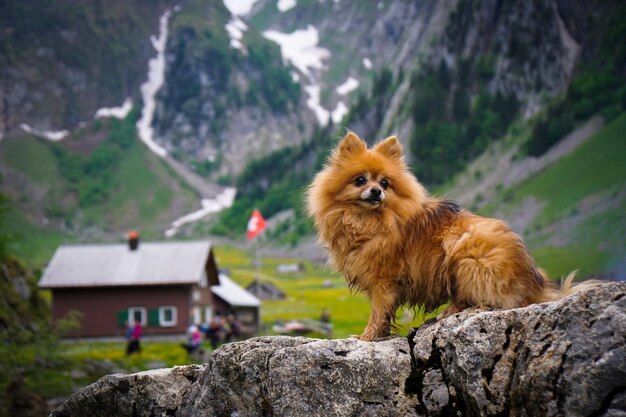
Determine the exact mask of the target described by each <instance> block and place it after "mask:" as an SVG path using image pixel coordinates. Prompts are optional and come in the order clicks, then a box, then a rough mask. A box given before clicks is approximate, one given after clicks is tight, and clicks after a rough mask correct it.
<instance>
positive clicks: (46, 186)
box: [0, 0, 626, 274]
mask: <svg viewBox="0 0 626 417" xmlns="http://www.w3.org/2000/svg"><path fill="white" fill-rule="evenodd" d="M47 4H48V3H46V5H47ZM46 5H44V4H43V3H42V2H41V1H39V0H37V1H32V2H28V4H21V3H15V2H3V3H1V4H0V71H1V77H0V82H1V84H0V85H1V88H0V132H1V133H2V136H3V137H4V139H3V140H2V141H1V142H0V172H1V173H2V175H3V177H4V181H3V182H2V183H0V188H1V189H2V191H4V192H6V193H7V194H9V196H11V197H12V199H13V201H14V205H15V206H16V207H18V208H19V211H20V213H16V214H15V216H16V219H17V218H19V219H21V220H19V221H16V224H19V225H22V226H20V227H19V228H21V229H23V230H31V229H28V227H35V226H32V225H36V227H35V230H37V231H38V232H36V233H35V232H33V233H32V234H33V235H37V236H41V235H42V230H44V231H45V233H43V235H46V233H48V234H49V233H51V231H53V232H54V233H59V232H61V233H63V236H62V237H56V238H55V239H53V240H54V241H58V240H59V239H66V238H69V239H75V238H76V237H82V238H98V239H104V240H106V239H110V238H111V237H113V236H120V233H121V232H122V231H124V230H126V229H127V228H129V227H139V228H141V229H143V230H146V233H147V236H152V237H158V236H162V235H163V233H164V232H165V231H168V230H169V231H170V232H168V235H171V234H175V233H179V235H180V234H183V235H196V236H197V235H203V236H204V235H206V233H208V231H209V230H210V231H211V232H212V233H215V234H222V235H227V236H230V237H233V238H238V237H240V236H241V235H242V233H243V229H244V227H245V224H246V222H247V219H248V217H249V214H250V212H251V211H252V209H253V208H254V207H258V208H260V209H261V211H262V212H263V214H264V215H265V216H266V217H271V218H273V219H272V220H271V221H270V224H271V225H272V227H271V228H270V230H269V231H268V233H267V237H268V238H270V239H272V240H274V241H276V242H282V243H288V244H292V245H293V244H301V242H302V241H303V238H304V237H306V236H310V234H311V225H310V222H309V221H308V220H307V219H306V218H305V217H304V216H303V214H302V205H301V194H302V191H303V189H304V188H305V187H306V185H307V184H308V183H309V181H310V179H311V177H312V175H313V173H314V172H315V171H316V170H317V169H319V167H320V166H321V164H322V163H323V161H324V158H325V155H326V153H327V152H328V150H329V148H331V147H332V146H333V145H334V144H335V143H336V140H337V138H338V137H340V136H341V135H342V134H343V133H344V132H345V129H346V128H349V129H352V130H354V131H356V132H357V133H358V134H359V135H360V136H362V137H364V138H366V139H367V140H368V141H370V142H373V141H375V140H378V139H380V138H382V137H386V136H388V135H391V134H397V135H398V137H399V139H400V141H401V142H402V143H403V145H404V148H405V150H406V153H407V161H408V162H409V165H410V166H411V169H412V170H413V171H414V172H415V174H416V175H417V176H418V178H419V179H420V180H421V181H422V182H424V183H425V184H426V185H427V186H428V187H429V188H430V189H431V190H433V191H434V192H436V193H446V194H448V195H449V196H450V197H452V198H456V199H458V200H459V201H460V202H461V203H463V204H464V205H465V206H466V207H468V208H471V209H474V210H477V211H479V212H481V213H483V214H488V215H498V216H500V217H504V218H506V219H507V220H509V221H511V222H512V223H514V226H515V227H518V229H517V230H518V231H519V232H520V233H523V234H524V235H525V236H526V237H527V238H528V239H530V241H531V242H533V243H532V245H533V246H532V247H533V248H537V250H539V252H541V251H542V250H543V251H544V252H545V253H547V252H549V250H548V249H545V248H554V247H562V248H569V247H570V246H571V245H572V242H573V241H574V240H577V239H578V240H580V239H579V234H576V233H570V234H569V237H568V238H567V239H565V240H567V242H555V240H554V239H552V240H551V239H548V238H546V233H548V231H549V230H558V231H559V233H563V234H567V233H564V232H563V230H564V229H563V228H564V227H565V226H562V227H561V229H558V228H556V229H550V228H551V227H552V228H555V227H557V226H555V225H557V224H561V225H563V224H565V223H567V219H570V218H572V217H575V216H577V215H582V214H584V213H593V216H598V215H602V216H605V217H607V218H609V219H611V220H610V221H609V222H608V224H609V225H610V226H606V228H613V229H616V230H623V228H624V223H625V221H624V219H623V216H620V215H619V214H617V212H615V211H611V210H616V207H621V205H622V204H623V192H622V189H623V188H624V183H623V181H622V180H621V177H620V175H621V173H622V171H620V169H619V168H618V164H614V162H615V158H616V154H615V152H616V151H619V150H621V148H620V146H621V145H619V144H621V143H622V141H623V139H621V138H622V136H620V135H619V134H618V133H616V131H618V130H619V128H620V127H621V126H622V125H621V124H620V123H621V122H620V120H621V117H622V116H621V115H622V114H623V112H624V109H625V107H626V89H625V87H624V85H626V83H624V81H625V73H626V52H625V50H626V48H624V46H623V42H621V39H623V38H624V35H626V27H625V26H626V25H625V24H624V21H626V19H624V17H625V16H626V10H625V7H624V5H622V4H619V3H615V2H610V1H603V0H594V1H582V0H577V1H561V0H550V1H503V0H485V1H473V0H457V1H450V2H438V1H434V0H428V1H423V2H400V1H395V2H394V1H363V2H348V1H341V0H291V1H286V0H280V1H275V0H257V1H246V2H241V1H226V2H224V3H223V2H222V1H218V0H184V1H181V2H170V1H158V2H149V3H146V2H120V1H110V2H106V3H104V2H101V1H99V0H88V1H84V2H81V3H80V4H66V3H63V2H53V3H51V4H50V6H49V7H47V6H46ZM122 104H123V105H122ZM120 105H121V106H120ZM116 106H120V107H116ZM122 110H124V111H123V112H122ZM96 114H98V115H99V116H98V117H94V115H96ZM113 114H116V115H117V117H120V118H121V119H120V120H119V121H118V119H116V118H115V117H102V116H103V115H106V116H110V115H113ZM615 123H617V126H618V127H617V128H616V127H614V126H615V125H614V124H615ZM135 126H136V129H135V128H134V127H135ZM585 126H587V128H585ZM603 126H606V127H603ZM581 129H582V130H581ZM571 132H574V133H576V132H579V133H577V134H575V135H574V136H576V137H577V138H578V139H577V140H570V139H568V137H569V136H568V134H570V133H571ZM580 132H582V133H580ZM607 132H608V133H607ZM594 134H596V135H599V137H601V138H602V137H605V138H611V139H607V140H596V139H594V138H595V137H596V136H594ZM33 136H37V137H38V138H35V137H33ZM41 138H48V139H49V140H45V139H41ZM137 138H139V139H141V140H142V141H143V142H144V143H146V144H147V145H148V147H145V146H140V145H141V143H140V142H139V141H135V140H133V139H137ZM615 141H616V142H617V145H616V144H615ZM587 143H591V144H597V145H587ZM565 144H569V145H568V146H565ZM613 145H615V146H617V148H614V147H612V146H613ZM582 146H591V147H592V148H593V151H592V150H591V149H588V152H589V155H591V154H594V155H596V158H598V160H599V161H601V162H597V163H599V164H600V165H603V166H606V167H610V171H611V172H610V173H607V174H606V175H605V176H604V177H603V178H604V179H599V178H598V179H597V181H595V182H594V181H591V182H594V185H590V186H589V187H587V188H585V189H586V190H587V191H586V193H584V194H580V193H578V194H576V193H573V194H572V193H570V191H571V190H573V189H576V188H579V187H578V186H577V184H576V183H574V182H571V183H566V182H560V183H559V182H556V183H553V182H552V183H551V182H550V181H548V180H547V179H546V180H545V181H546V183H550V184H553V186H556V185H558V186H559V187H562V190H558V192H557V191H556V190H554V192H553V194H563V195H570V194H571V195H572V196H573V197H568V198H564V199H563V201H562V203H559V204H557V206H558V207H559V209H558V210H556V209H554V207H556V206H554V205H552V204H551V203H549V202H541V201H543V200H545V199H546V198H548V197H552V196H549V195H547V194H545V193H544V194H541V193H539V192H535V191H534V190H535V189H534V188H533V187H532V186H530V185H528V186H526V185H525V184H532V183H533V181H535V182H538V183H542V181H544V180H541V178H542V177H543V178H549V177H550V176H553V177H554V176H555V175H557V174H554V173H555V172H556V173H558V172H560V168H558V164H559V161H560V160H561V159H562V158H570V157H571V158H573V159H574V160H578V159H577V158H582V159H581V160H584V159H585V155H583V156H579V157H575V156H574V155H575V153H572V152H580V151H578V149H579V147H582ZM553 149H557V151H554V150H553ZM559 149H561V150H559ZM581 149H582V148H581ZM570 154H571V156H569V155H570ZM546 155H552V156H550V157H547V156H546ZM602 161H613V162H610V163H606V164H604V163H603V162H602ZM607 169H608V168H607ZM567 172H570V171H567ZM504 174H507V175H506V178H504V177H505V175H504ZM592 179H594V180H595V179H596V178H595V177H593V176H592ZM580 180H581V181H583V180H586V178H581V179H580ZM127 182H128V183H132V184H135V185H134V186H133V187H134V188H133V187H130V186H128V187H127V186H126V183H127ZM224 187H236V188H237V198H236V199H235V201H234V204H233V205H232V208H230V209H228V210H226V211H224V212H223V213H222V214H221V215H220V216H219V217H212V218H209V220H208V221H204V222H202V221H201V222H193V223H191V222H192V220H195V218H196V217H202V215H203V213H205V212H207V213H208V212H210V211H214V210H217V209H219V208H220V207H222V206H224V205H226V206H227V205H229V204H230V201H225V202H223V203H220V204H222V205H221V206H219V205H218V206H219V207H217V208H215V209H213V208H211V207H212V206H211V204H212V203H209V202H208V201H209V200H210V199H214V200H216V201H217V200H219V201H223V200H228V198H222V196H224V195H227V194H228V193H231V192H232V191H230V190H232V189H231V188H224ZM131 188H132V189H131ZM521 190H528V191H524V192H525V193H526V194H524V195H522V194H523V193H522V191H521ZM609 190H613V191H609ZM602 193H605V194H606V193H608V194H607V195H608V196H609V197H607V201H610V202H609V203H607V204H605V205H602V204H596V205H594V207H595V208H594V209H593V210H587V208H586V207H587V205H586V204H587V203H584V202H585V201H587V200H586V199H591V200H593V199H594V198H595V199H601V200H602V199H604V197H602V196H603V195H604V194H602ZM528 196H532V198H534V199H535V200H537V201H540V202H539V203H537V204H535V205H534V206H531V205H530V203H528V201H529V200H528V199H527V197H528ZM199 200H202V207H201V209H200V210H198V204H199V203H198V201H199ZM594 201H595V200H594ZM592 205H593V204H592ZM529 207H530V208H529ZM549 207H552V209H550V208H549ZM525 208H529V209H528V210H526V211H525V213H526V214H525V215H526V217H527V218H526V220H524V221H519V222H515V220H516V219H517V218H519V217H523V216H520V215H519V214H518V213H519V212H520V211H524V209H525ZM544 209H545V210H548V214H545V213H544V212H543V210H544ZM202 210H206V211H204V212H203V211H202ZM550 210H552V211H551V212H550ZM187 213H192V214H193V213H197V215H194V216H191V217H188V216H185V214H187ZM181 216H184V217H185V218H187V220H185V221H189V222H190V223H188V224H187V225H186V226H185V225H182V226H177V227H176V228H172V222H175V220H176V219H182V218H183V217H181ZM589 216H591V214H589V215H587V217H586V218H581V219H580V221H579V222H578V223H576V224H577V226H576V228H577V227H581V228H583V229H584V228H585V227H591V228H592V229H593V230H592V231H591V232H590V235H593V236H596V237H595V238H594V239H592V241H590V242H587V243H581V245H582V246H581V245H578V246H576V248H575V250H574V251H573V252H572V253H579V252H580V251H585V250H586V248H587V249H588V248H592V247H593V250H589V251H588V252H589V253H591V252H593V253H599V254H600V255H598V256H597V257H594V259H595V260H594V261H593V262H592V261H590V262H589V265H590V266H589V267H588V268H586V269H585V270H584V272H585V273H586V274H589V273H611V272H614V271H616V270H619V269H620V267H619V265H622V264H623V260H624V258H625V256H624V254H625V253H626V250H625V249H623V245H622V244H620V242H618V240H619V239H617V238H615V237H612V238H610V239H608V240H607V241H608V242H609V243H604V244H602V245H601V244H599V243H598V242H599V241H600V240H602V239H603V238H602V234H601V233H599V232H598V231H599V230H600V229H598V228H595V229H594V228H593V227H592V226H589V225H587V226H584V227H583V225H585V224H587V222H588V219H589ZM564 222H565V223H564ZM182 223H184V222H181V223H177V224H182ZM29 225H30V226H29ZM603 227H604V226H603ZM42 228H43V229H42ZM581 230H582V229H581ZM46 236H47V235H46ZM542 236H543V237H542ZM43 242H44V243H42V246H45V242H46V239H43ZM557 243H559V244H561V246H558V245H557ZM613 243H614V244H613ZM555 245H556V246H555ZM598 245H599V246H598ZM607 247H611V248H612V249H611V250H607ZM550 250H551V249H550ZM546 251H547V252H546ZM577 251H578V252H577ZM548 257H549V256H548ZM600 258H602V259H600ZM565 264H567V265H569V263H567V262H566V263H565ZM567 265H565V266H567ZM556 270H558V268H556V269H555V271H556ZM558 273H560V270H558Z"/></svg>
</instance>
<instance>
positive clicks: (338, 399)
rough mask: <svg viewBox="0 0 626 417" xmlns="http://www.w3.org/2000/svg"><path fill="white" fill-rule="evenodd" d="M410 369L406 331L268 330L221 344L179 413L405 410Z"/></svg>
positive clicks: (409, 403)
mask: <svg viewBox="0 0 626 417" xmlns="http://www.w3.org/2000/svg"><path fill="white" fill-rule="evenodd" d="M410 372H411V360H410V355H409V344H408V342H407V340H406V339H405V338H400V337H397V338H393V339H391V340H387V341H382V342H378V343H368V342H361V341H359V340H357V339H343V340H317V339H307V338H304V337H287V336H279V337H261V338H257V339H253V340H250V341H248V342H242V343H234V344H229V345H225V346H224V347H223V348H221V349H219V350H217V351H216V352H215V353H214V355H213V357H212V359H211V361H209V363H208V364H207V368H206V369H205V371H204V372H203V373H202V376H201V377H200V379H199V381H198V383H197V384H195V385H194V387H193V388H192V390H191V392H190V393H189V395H188V397H187V400H186V401H185V403H184V404H183V406H182V408H181V410H180V411H179V412H178V413H177V415H180V416H189V417H192V416H197V415H228V416H230V415H236V416H242V417H243V416H258V415H279V416H312V415H319V416H329V415H341V416H343V415H346V416H347V415H351V416H353V415H368V416H395V415H405V414H409V413H411V412H412V410H415V407H416V406H417V401H416V400H417V399H416V397H415V396H406V395H405V393H404V391H405V386H404V385H405V382H406V380H407V378H408V376H409V374H410Z"/></svg>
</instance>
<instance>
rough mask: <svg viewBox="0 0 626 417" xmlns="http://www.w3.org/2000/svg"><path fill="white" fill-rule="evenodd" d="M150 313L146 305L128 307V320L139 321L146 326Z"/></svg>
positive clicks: (131, 321) (131, 322)
mask: <svg viewBox="0 0 626 417" xmlns="http://www.w3.org/2000/svg"><path fill="white" fill-rule="evenodd" d="M147 320H148V314H147V313H146V308H145V307H128V322H129V323H130V324H134V323H137V322H139V323H140V324H141V325H142V326H144V327H145V326H146V322H147Z"/></svg>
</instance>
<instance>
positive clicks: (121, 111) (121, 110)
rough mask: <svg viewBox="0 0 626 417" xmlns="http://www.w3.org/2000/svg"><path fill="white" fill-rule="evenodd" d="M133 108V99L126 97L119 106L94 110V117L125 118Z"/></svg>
mask: <svg viewBox="0 0 626 417" xmlns="http://www.w3.org/2000/svg"><path fill="white" fill-rule="evenodd" d="M132 109H133V100H132V99H131V98H130V97H128V98H126V100H124V103H123V104H122V105H121V106H119V107H103V108H101V109H98V111H96V114H94V116H93V118H94V119H101V118H103V117H115V118H116V119H125V118H126V116H128V113H130V111H131V110H132Z"/></svg>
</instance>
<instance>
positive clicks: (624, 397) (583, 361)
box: [52, 283, 626, 417]
mask: <svg viewBox="0 0 626 417" xmlns="http://www.w3.org/2000/svg"><path fill="white" fill-rule="evenodd" d="M52 415H53V416H82V415H90V416H100V415H102V416H105V415H116V416H126V415H129V416H130V415H133V416H134V415H137V416H147V415H176V416H197V415H212V416H213V415H215V416H237V417H246V416H258V415H276V416H330V415H332V416H355V415H358V416H422V415H428V416H448V415H459V416H478V415H485V416H503V415H519V416H562V415H567V416H582V415H584V416H590V415H593V416H626V284H624V283H602V284H599V285H598V286H596V287H594V288H591V289H588V290H586V291H584V292H581V293H578V294H574V295H572V296H570V297H568V298H566V299H564V300H561V301H559V302H555V303H545V304H539V305H532V306H529V307H526V308H520V309H514V310H502V311H485V310H480V309H473V310H466V311H464V312H461V313H459V314H456V315H454V316H451V317H449V318H447V319H445V320H443V321H441V322H436V323H433V322H431V323H426V324H424V325H423V326H421V327H420V328H418V329H416V330H415V331H414V332H412V334H411V335H410V336H409V337H408V338H404V337H391V338H388V339H386V340H381V341H377V342H374V343H369V342H361V341H359V340H356V339H344V340H317V339H306V338H302V337H294V338H291V337H260V338H255V339H250V340H247V341H244V342H239V343H232V344H227V345H225V346H223V347H222V348H220V349H218V350H217V351H215V352H214V353H213V354H212V355H211V356H210V358H209V361H208V363H207V364H206V365H204V366H197V365H195V366H187V367H176V368H173V369H164V370H159V371H150V372H142V373H138V374H134V375H119V374H117V375H110V376H107V377H104V378H102V379H100V380H99V381H98V382H96V383H95V384H92V385H90V386H88V387H85V388H83V389H82V390H80V391H79V392H77V393H76V394H74V395H73V396H72V397H71V398H70V399H69V400H68V401H67V402H66V403H65V404H63V405H62V406H61V407H59V408H58V409H57V410H56V411H55V412H54V413H53V414H52Z"/></svg>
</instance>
